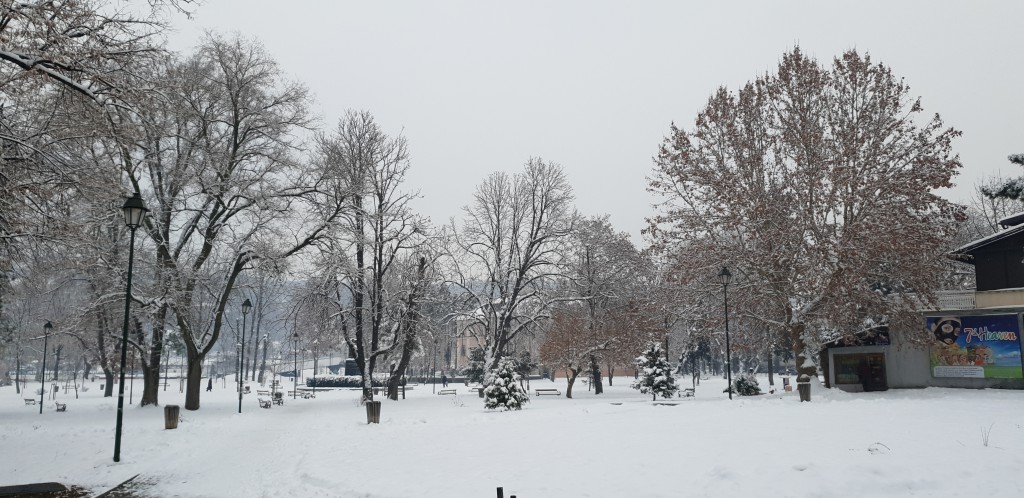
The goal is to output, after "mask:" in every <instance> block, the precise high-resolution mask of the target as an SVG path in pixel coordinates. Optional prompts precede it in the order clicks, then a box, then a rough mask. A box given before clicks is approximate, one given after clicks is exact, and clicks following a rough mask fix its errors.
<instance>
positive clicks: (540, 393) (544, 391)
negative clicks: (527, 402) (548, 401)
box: [534, 388, 562, 396]
mask: <svg viewBox="0 0 1024 498" xmlns="http://www.w3.org/2000/svg"><path fill="white" fill-rule="evenodd" d="M534 391H536V394H535V395H534V396H543V395H545V394H554V395H555V396H561V395H562V391H559V390H558V389H550V388H548V389H534Z"/></svg>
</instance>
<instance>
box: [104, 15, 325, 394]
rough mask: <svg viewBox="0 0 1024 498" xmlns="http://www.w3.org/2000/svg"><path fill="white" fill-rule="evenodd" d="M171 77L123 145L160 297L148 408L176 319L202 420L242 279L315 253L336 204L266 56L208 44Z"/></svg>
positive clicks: (300, 103)
mask: <svg viewBox="0 0 1024 498" xmlns="http://www.w3.org/2000/svg"><path fill="white" fill-rule="evenodd" d="M167 71H168V72H167V74H166V76H165V78H166V80H168V81H175V82H176V83H175V84H176V92H175V93H174V98H173V99H172V100H170V101H168V102H166V103H162V105H154V107H153V109H154V110H153V111H152V112H150V113H149V114H148V115H145V116H143V118H141V119H140V122H139V131H138V132H137V134H136V136H137V137H138V138H137V142H136V143H135V144H133V147H134V148H133V149H131V150H125V149H126V147H125V146H123V145H122V146H121V150H123V151H124V152H123V153H121V154H120V155H119V158H120V160H121V167H122V169H123V171H125V172H126V173H127V174H128V176H129V181H130V183H131V189H132V190H134V191H136V192H141V193H143V194H144V195H143V197H145V198H146V201H147V204H148V205H149V207H150V209H151V213H150V214H151V215H150V216H148V217H147V218H146V220H145V226H144V229H145V233H146V234H147V235H148V237H149V238H150V239H152V240H153V241H154V242H155V244H156V251H155V252H156V265H155V266H156V282H155V289H156V290H155V291H154V292H155V295H153V296H151V297H149V298H148V299H143V301H144V303H145V304H146V305H147V306H148V307H150V308H151V309H153V332H152V340H151V342H150V345H149V354H148V355H147V356H148V359H147V361H146V363H145V364H144V368H145V369H146V371H147V372H149V375H147V377H146V385H145V390H144V394H143V403H144V404H151V403H152V404H155V403H156V402H157V395H158V390H157V379H158V376H159V370H158V369H159V365H160V355H161V354H162V351H163V347H162V342H163V335H164V332H165V327H166V324H167V323H168V321H169V320H170V318H171V317H170V316H169V313H173V318H174V323H175V325H176V328H177V329H178V331H179V332H180V333H181V336H182V338H183V340H184V344H185V350H186V354H187V358H188V372H187V378H188V382H187V391H186V399H185V408H186V409H188V410H197V409H199V395H200V391H201V377H202V362H203V359H204V358H205V356H206V354H207V353H209V352H210V350H211V349H212V348H213V347H214V344H216V342H217V339H218V338H219V337H220V334H221V330H222V328H223V325H224V319H225V310H226V308H227V306H228V303H229V302H230V301H231V300H232V296H233V294H234V290H235V286H236V282H237V279H238V276H239V274H241V272H242V271H244V270H246V269H248V268H251V267H252V266H253V265H254V264H255V263H256V262H257V261H260V260H263V259H283V258H287V257H289V256H291V255H294V254H296V253H297V252H299V251H301V250H302V249H303V248H305V247H307V246H309V245H310V244H312V243H313V242H315V241H316V240H317V238H318V237H319V236H320V235H321V234H322V233H323V232H324V230H325V229H326V228H327V227H328V226H330V225H331V224H333V222H334V221H335V220H336V218H337V217H338V216H339V215H340V213H341V201H340V199H338V198H336V197H335V194H336V193H335V192H331V191H329V190H327V189H325V188H324V186H325V185H326V184H327V183H328V182H327V178H326V175H325V174H324V173H323V172H322V171H320V170H319V169H316V168H313V167H311V165H310V164H307V163H303V162H301V161H299V160H297V159H296V154H297V152H298V149H297V147H298V145H299V143H298V141H297V138H296V137H295V135H294V133H295V132H296V130H297V129H301V128H304V127H306V126H307V125H308V123H309V118H308V113H307V102H308V98H307V94H306V90H305V89H304V88H303V87H302V86H300V85H298V84H295V83H292V82H289V81H287V80H285V79H284V76H283V74H282V73H281V71H280V69H279V67H278V66H277V64H276V63H275V62H274V61H273V60H272V59H270V58H269V56H268V55H267V54H266V53H265V52H264V50H263V48H262V47H261V46H260V45H259V44H257V43H255V42H253V41H249V40H244V39H241V38H232V39H224V38H220V37H217V36H212V35H211V36H209V37H208V38H207V39H206V40H205V42H204V43H203V45H202V46H201V47H200V48H199V49H198V51H197V52H196V53H195V54H194V55H192V56H191V57H189V58H187V59H185V60H184V61H181V62H180V63H174V64H170V65H169V66H168V68H167ZM157 104H161V103H160V102H157ZM125 118H126V119H127V118H128V116H125ZM136 151H137V152H136ZM140 299H141V298H140Z"/></svg>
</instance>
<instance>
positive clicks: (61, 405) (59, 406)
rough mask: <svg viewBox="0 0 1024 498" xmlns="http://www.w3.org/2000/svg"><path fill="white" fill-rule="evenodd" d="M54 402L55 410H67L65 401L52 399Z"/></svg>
mask: <svg viewBox="0 0 1024 498" xmlns="http://www.w3.org/2000/svg"><path fill="white" fill-rule="evenodd" d="M54 403H55V404H56V405H57V411H59V412H66V411H68V404H67V403H57V402H56V401H54Z"/></svg>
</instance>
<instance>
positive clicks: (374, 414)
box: [366, 401, 380, 424]
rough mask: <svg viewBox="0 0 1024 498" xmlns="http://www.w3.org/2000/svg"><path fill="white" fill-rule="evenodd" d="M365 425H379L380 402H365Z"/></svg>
mask: <svg viewBox="0 0 1024 498" xmlns="http://www.w3.org/2000/svg"><path fill="white" fill-rule="evenodd" d="M366 423H367V424H379V423H380V401H367V402H366Z"/></svg>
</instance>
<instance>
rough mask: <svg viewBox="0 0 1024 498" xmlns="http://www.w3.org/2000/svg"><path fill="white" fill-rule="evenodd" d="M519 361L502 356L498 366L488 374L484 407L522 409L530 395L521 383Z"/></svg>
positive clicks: (528, 400)
mask: <svg viewBox="0 0 1024 498" xmlns="http://www.w3.org/2000/svg"><path fill="white" fill-rule="evenodd" d="M516 370H518V362H517V361H516V360H515V359H514V358H502V359H501V361H499V362H498V368H497V369H495V371H494V372H491V375H489V376H488V381H487V384H486V385H485V386H484V408H487V409H488V410H522V409H523V404H524V403H529V402H530V395H529V393H527V392H526V391H525V390H524V389H523V388H522V387H521V386H520V385H519V379H520V377H519V374H518V373H517V372H516Z"/></svg>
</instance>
